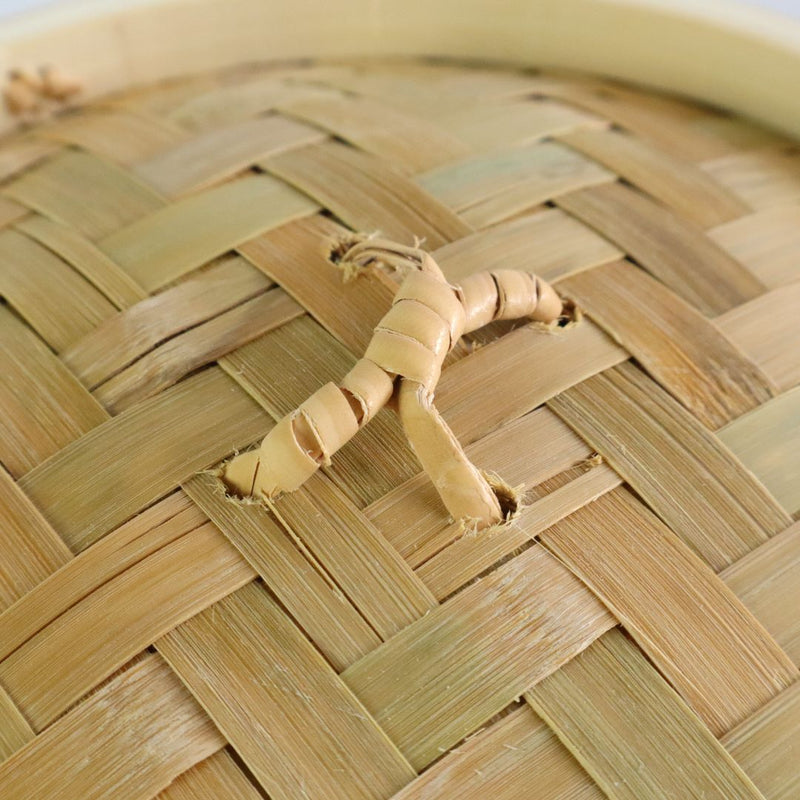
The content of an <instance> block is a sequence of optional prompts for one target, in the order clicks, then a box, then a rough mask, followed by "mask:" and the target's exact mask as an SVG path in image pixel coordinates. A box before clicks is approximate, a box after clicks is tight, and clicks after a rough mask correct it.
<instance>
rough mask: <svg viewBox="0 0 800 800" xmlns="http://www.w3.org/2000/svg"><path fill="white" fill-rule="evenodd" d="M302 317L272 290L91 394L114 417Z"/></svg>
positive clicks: (173, 341) (291, 303)
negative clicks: (263, 335) (254, 340)
mask: <svg viewBox="0 0 800 800" xmlns="http://www.w3.org/2000/svg"><path fill="white" fill-rule="evenodd" d="M303 313H304V312H303V307H302V306H300V305H298V304H297V303H295V301H294V300H292V298H291V297H289V296H288V295H287V294H286V293H285V292H284V291H283V290H282V289H272V290H270V291H268V292H265V293H264V294H262V295H259V296H258V297H254V298H253V299H252V300H247V301H245V302H244V303H242V305H240V306H236V307H235V308H232V309H230V310H229V311H225V312H223V313H222V314H220V315H219V316H218V317H215V318H214V319H212V320H209V321H208V322H205V323H203V324H202V325H199V326H197V327H196V328H192V329H191V330H189V331H186V332H185V333H182V334H180V335H179V336H176V337H175V338H173V339H170V340H169V341H167V342H165V343H164V344H162V345H159V346H158V347H156V348H155V349H154V350H151V351H150V352H149V353H147V354H146V355H144V356H142V358H140V359H139V360H138V361H135V362H134V363H133V364H131V365H130V366H129V367H126V368H125V369H124V370H122V372H118V373H117V374H116V375H114V376H113V377H111V378H109V380H107V381H106V382H105V383H102V384H100V385H99V386H98V387H97V388H96V389H95V390H94V392H93V394H94V396H95V397H96V398H97V399H98V400H99V401H100V402H101V403H102V404H103V406H105V408H106V409H108V410H109V411H110V412H111V413H112V414H117V413H119V412H120V411H124V410H125V409H126V408H130V407H131V406H133V405H135V404H136V403H138V402H141V401H142V400H144V399H146V398H148V397H152V396H153V395H155V394H157V393H158V392H161V391H163V390H164V389H166V388H167V387H169V386H172V385H174V384H175V383H177V382H178V381H179V380H181V378H183V377H184V376H186V375H188V374H189V373H190V372H193V371H194V370H196V369H198V368H199V367H204V366H206V365H207V364H209V363H211V362H213V361H215V360H216V359H218V358H221V357H222V356H224V355H225V354H226V353H229V352H230V351H231V350H234V349H235V348H237V347H241V346H242V345H244V344H247V342H250V341H252V340H253V339H255V338H257V337H258V336H261V335H262V334H264V333H266V332H267V331H271V330H273V329H274V328H277V327H278V326H280V325H283V324H285V323H286V322H289V321H290V320H292V319H296V318H297V317H298V316H300V315H301V314H303Z"/></svg>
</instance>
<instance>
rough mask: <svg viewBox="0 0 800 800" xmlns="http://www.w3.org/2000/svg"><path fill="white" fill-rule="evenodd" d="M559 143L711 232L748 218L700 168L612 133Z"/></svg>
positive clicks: (577, 134)
mask: <svg viewBox="0 0 800 800" xmlns="http://www.w3.org/2000/svg"><path fill="white" fill-rule="evenodd" d="M559 140H560V141H562V142H564V143H565V144H568V145H569V146H570V147H572V148H574V149H576V150H577V151H578V152H580V153H583V154H585V155H587V156H589V157H590V158H593V159H595V161H599V162H600V163H601V164H603V165H604V166H606V167H608V168H609V169H611V170H613V171H614V172H616V173H617V174H618V175H619V176H620V177H622V178H624V179H625V180H626V181H627V182H628V183H631V184H633V185H634V186H636V187H637V188H638V189H640V190H642V191H643V192H645V193H646V194H649V195H651V196H652V197H654V198H656V199H657V200H660V201H661V202H662V203H664V205H665V206H667V207H668V208H670V209H672V210H673V211H674V212H675V213H676V214H678V215H679V216H681V217H684V218H685V219H687V220H689V221H690V222H693V223H694V224H695V225H699V226H700V227H701V228H711V227H713V226H714V225H721V224H722V223H723V222H728V221H730V220H733V219H737V218H738V217H741V216H743V215H744V214H747V213H748V212H749V210H750V209H749V208H748V207H747V206H746V205H745V204H744V203H743V202H742V201H741V200H740V199H739V198H737V197H736V196H735V195H734V194H732V193H731V192H729V191H728V190H726V189H725V188H723V187H722V186H720V185H719V184H718V183H717V182H716V181H714V180H713V179H712V178H711V177H709V175H708V174H707V173H705V172H703V170H702V169H700V167H697V166H695V165H694V164H692V163H690V162H687V161H685V160H683V159H680V158H675V157H673V156H670V155H669V154H667V153H665V152H663V151H661V150H659V149H658V148H656V147H654V146H653V145H651V144H649V143H648V142H646V141H644V140H643V139H638V138H637V137H635V136H629V135H627V134H625V133H622V132H620V131H615V130H591V129H580V130H577V131H573V132H572V133H568V134H565V135H562V136H559Z"/></svg>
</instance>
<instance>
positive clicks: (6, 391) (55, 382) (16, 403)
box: [0, 306, 108, 478]
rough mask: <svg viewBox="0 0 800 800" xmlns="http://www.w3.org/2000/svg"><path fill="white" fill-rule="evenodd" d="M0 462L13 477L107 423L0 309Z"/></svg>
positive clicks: (28, 332) (97, 407)
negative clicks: (1, 410)
mask: <svg viewBox="0 0 800 800" xmlns="http://www.w3.org/2000/svg"><path fill="white" fill-rule="evenodd" d="M0 375H2V376H3V380H2V381H0V407H2V409H3V414H2V416H0V461H2V463H3V464H4V465H5V467H6V469H8V471H9V472H10V473H11V474H12V475H13V476H14V477H16V478H18V477H20V476H22V475H24V474H25V473H26V472H28V471H29V470H31V469H33V468H34V467H35V466H36V465H37V464H40V463H41V462H42V461H44V460H45V459H46V458H48V457H49V456H51V455H53V454H55V453H57V452H58V451H59V450H61V448H63V447H66V445H68V444H69V443H70V442H72V441H74V440H75V439H78V438H79V437H80V436H82V435H83V434H84V433H87V432H88V431H90V430H92V428H94V427H96V426H97V425H100V424H101V423H103V422H105V421H106V419H108V415H107V414H106V413H105V411H103V409H102V407H101V406H100V404H99V403H98V402H97V401H96V400H95V399H94V398H93V397H92V396H91V395H90V394H89V392H87V391H86V389H84V388H83V386H81V385H80V383H79V382H78V381H77V380H76V379H75V377H74V376H73V375H72V374H71V373H70V372H69V370H68V369H66V368H65V367H64V365H63V364H62V363H61V362H60V361H59V360H58V358H56V357H55V356H54V355H53V353H52V351H51V350H50V349H49V348H48V347H47V346H46V345H45V344H44V343H43V342H42V341H41V340H40V339H39V338H38V337H37V336H36V334H35V333H33V331H31V329H30V328H28V326H27V325H25V324H24V323H23V322H21V321H20V320H19V319H17V318H16V317H15V316H14V314H13V313H12V312H11V311H10V310H9V309H8V308H6V307H3V306H0Z"/></svg>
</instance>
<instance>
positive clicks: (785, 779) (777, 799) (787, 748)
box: [722, 682, 800, 800]
mask: <svg viewBox="0 0 800 800" xmlns="http://www.w3.org/2000/svg"><path fill="white" fill-rule="evenodd" d="M798 730H800V682H797V683H794V684H792V686H790V687H789V688H788V689H786V690H785V691H783V692H781V694H779V695H778V696H777V697H776V698H775V699H774V700H772V701H771V702H769V703H767V704H766V705H765V706H763V707H762V708H761V709H759V710H758V711H757V712H756V713H755V714H753V716H752V717H750V719H748V720H745V721H744V722H743V723H742V724H741V725H739V726H738V727H737V728H735V729H734V730H732V731H731V732H730V733H729V734H728V735H727V736H725V737H723V739H722V744H723V745H725V748H726V749H727V750H728V751H729V752H730V754H731V755H732V756H733V757H734V758H735V759H736V762H737V763H738V764H739V765H740V766H741V767H742V769H743V770H744V771H745V772H746V773H747V775H748V776H749V777H750V779H751V780H752V781H753V783H754V784H755V785H756V786H757V787H758V788H759V790H760V791H761V792H763V794H764V797H765V798H766V800H791V799H792V798H793V797H797V794H798V792H799V791H800V772H798V769H797V732H798Z"/></svg>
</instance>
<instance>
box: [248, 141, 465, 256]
mask: <svg viewBox="0 0 800 800" xmlns="http://www.w3.org/2000/svg"><path fill="white" fill-rule="evenodd" d="M259 166H261V167H262V168H263V169H265V170H267V172H271V173H273V174H274V175H277V176H278V177H279V178H282V179H283V180H285V181H288V182H289V183H291V184H292V185H294V186H296V187H297V188H298V189H300V190H301V191H303V192H306V193H307V194H309V195H310V196H311V197H313V198H314V199H315V200H317V201H318V202H319V203H321V204H322V205H323V206H325V208H327V209H329V210H330V211H331V212H332V213H333V214H334V215H335V216H337V217H338V218H339V219H341V220H342V221H343V222H344V223H345V224H347V225H349V226H350V227H352V228H354V229H355V230H360V231H365V232H367V233H371V232H373V231H375V230H380V231H381V233H382V234H383V235H384V236H386V237H387V238H390V239H395V240H397V241H399V242H401V243H404V244H413V241H414V238H415V237H417V238H419V239H423V240H424V242H425V247H426V249H429V250H431V249H435V248H437V247H441V246H442V245H443V244H445V243H447V242H451V241H454V240H456V239H460V238H461V237H462V236H466V235H467V234H468V233H470V232H471V229H470V228H469V226H468V225H467V224H466V223H465V222H463V221H462V220H461V219H459V217H457V216H456V215H455V214H454V213H453V212H452V211H450V209H448V208H447V207H446V206H445V205H443V204H442V203H440V202H439V201H438V200H436V199H434V198H433V197H432V196H431V195H429V194H428V193H427V192H425V191H423V190H422V189H421V188H420V187H419V186H417V184H416V183H414V182H413V181H411V180H409V179H408V178H406V177H405V176H403V175H401V174H400V173H399V172H395V171H394V170H392V169H391V168H389V167H388V166H386V165H385V164H384V163H383V162H381V161H379V160H378V159H376V158H374V157H373V156H370V155H368V154H366V153H363V152H361V151H358V150H355V149H354V148H351V147H348V146H346V145H343V144H339V143H338V142H329V143H326V144H323V145H312V146H311V147H304V148H302V149H299V150H294V151H292V152H291V153H286V154H284V155H282V156H277V157H275V158H270V159H268V160H267V161H262V162H260V164H259Z"/></svg>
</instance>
